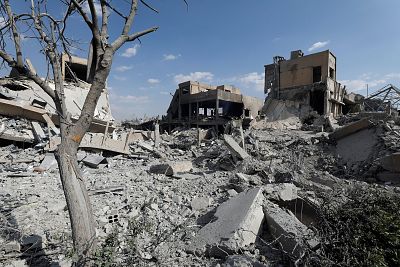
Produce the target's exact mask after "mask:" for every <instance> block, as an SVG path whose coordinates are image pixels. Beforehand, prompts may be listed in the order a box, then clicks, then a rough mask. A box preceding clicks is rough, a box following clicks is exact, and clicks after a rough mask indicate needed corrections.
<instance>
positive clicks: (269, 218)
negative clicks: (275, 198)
mask: <svg viewBox="0 0 400 267" xmlns="http://www.w3.org/2000/svg"><path fill="white" fill-rule="evenodd" d="M264 213H265V219H266V223H267V225H268V229H269V231H270V233H271V234H272V236H273V237H274V238H275V239H276V242H277V243H278V244H279V246H280V247H281V248H282V250H283V251H284V252H285V253H287V254H289V255H291V256H293V257H295V258H299V257H300V256H301V254H302V252H304V250H305V249H306V247H307V245H312V246H314V247H315V246H316V245H317V243H316V241H315V240H314V236H313V233H312V231H311V230H309V229H307V227H306V226H305V225H304V224H303V223H301V222H300V221H299V220H298V219H297V218H296V216H295V215H294V214H293V213H291V212H290V211H287V210H284V209H282V208H280V207H279V206H278V205H276V204H274V203H273V202H271V201H269V200H266V201H265V204H264ZM308 241H309V242H308Z"/></svg>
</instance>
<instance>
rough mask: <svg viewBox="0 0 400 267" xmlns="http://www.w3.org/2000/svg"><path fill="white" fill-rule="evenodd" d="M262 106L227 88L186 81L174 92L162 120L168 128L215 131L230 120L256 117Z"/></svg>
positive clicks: (237, 89) (228, 86) (249, 97)
mask: <svg viewBox="0 0 400 267" xmlns="http://www.w3.org/2000/svg"><path fill="white" fill-rule="evenodd" d="M262 105H263V103H262V100H260V99H257V98H255V97H251V96H245V95H243V94H241V92H240V89H239V88H235V87H233V86H230V85H219V86H213V85H207V84H202V83H199V82H194V81H187V82H183V83H180V84H179V88H178V89H176V91H175V94H174V96H173V98H172V100H171V103H170V105H169V108H168V111H167V116H166V120H165V121H166V124H167V125H168V127H169V128H172V127H174V126H178V125H187V126H188V127H191V126H199V127H202V126H203V127H210V126H215V127H217V128H218V127H220V126H222V125H224V124H226V123H227V122H228V121H229V120H231V119H232V118H248V119H253V118H255V117H256V116H257V115H259V112H260V110H261V107H262Z"/></svg>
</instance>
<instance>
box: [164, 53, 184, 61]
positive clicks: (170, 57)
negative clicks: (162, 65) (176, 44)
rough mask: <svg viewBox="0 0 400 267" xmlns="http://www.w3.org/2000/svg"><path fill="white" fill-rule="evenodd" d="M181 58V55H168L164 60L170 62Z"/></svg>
mask: <svg viewBox="0 0 400 267" xmlns="http://www.w3.org/2000/svg"><path fill="white" fill-rule="evenodd" d="M180 56H181V54H178V55H173V54H167V55H163V57H164V59H163V60H165V61H168V60H175V59H177V58H178V57H180Z"/></svg>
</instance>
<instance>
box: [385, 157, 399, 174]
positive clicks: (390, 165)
mask: <svg viewBox="0 0 400 267" xmlns="http://www.w3.org/2000/svg"><path fill="white" fill-rule="evenodd" d="M380 163H381V166H382V167H383V168H384V169H385V170H388V171H391V172H399V173H400V152H396V153H393V154H390V155H388V156H386V157H383V158H381V159H380Z"/></svg>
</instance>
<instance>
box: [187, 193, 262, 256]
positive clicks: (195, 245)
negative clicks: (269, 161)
mask: <svg viewBox="0 0 400 267" xmlns="http://www.w3.org/2000/svg"><path fill="white" fill-rule="evenodd" d="M263 201H264V196H263V194H262V189H261V188H259V187H258V188H253V189H250V190H248V191H244V192H242V193H240V194H238V195H237V196H236V197H233V198H231V199H229V200H228V201H226V202H224V203H222V204H221V205H220V206H219V207H218V208H217V210H216V212H215V214H214V217H215V218H214V219H213V220H212V221H211V222H210V223H208V224H207V225H205V226H204V227H203V228H201V229H200V230H199V231H198V233H197V235H196V236H195V237H194V238H192V240H191V244H190V245H189V246H188V251H189V252H191V253H196V254H197V253H201V254H202V253H204V252H205V253H206V254H207V255H209V256H215V257H225V256H226V253H229V254H232V253H235V252H237V251H238V250H239V249H241V248H243V247H245V246H247V245H250V244H252V243H254V242H255V241H256V238H257V235H258V233H259V231H260V228H261V225H262V222H263V219H264V213H263V210H262V203H263Z"/></svg>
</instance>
